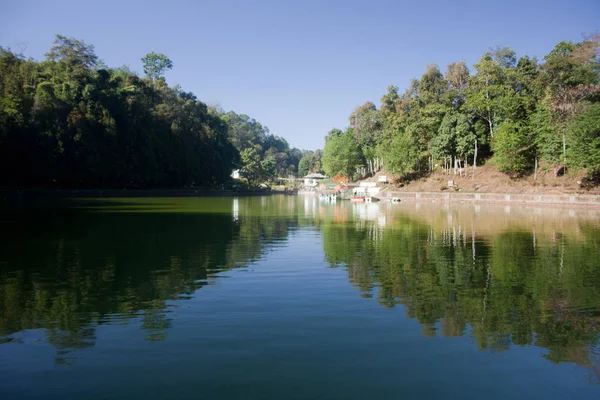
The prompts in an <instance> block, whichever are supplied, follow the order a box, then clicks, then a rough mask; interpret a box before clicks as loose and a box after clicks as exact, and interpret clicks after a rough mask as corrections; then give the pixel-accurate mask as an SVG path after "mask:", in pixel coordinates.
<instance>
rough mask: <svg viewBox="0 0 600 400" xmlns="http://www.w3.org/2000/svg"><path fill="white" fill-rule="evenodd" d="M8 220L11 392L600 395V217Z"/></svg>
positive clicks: (119, 204)
mask: <svg viewBox="0 0 600 400" xmlns="http://www.w3.org/2000/svg"><path fill="white" fill-rule="evenodd" d="M0 223H1V224H2V225H1V226H2V229H1V232H0V236H1V241H0V395H1V396H2V398H4V399H22V398H23V399H25V398H26V399H84V398H85V399H132V398H143V399H164V398H173V399H217V398H218V399H362V400H364V399H370V398H381V399H392V398H393V399H396V398H403V399H404V398H415V399H423V398H461V399H471V398H472V399H479V398H490V399H493V398H498V399H504V398H513V399H515V398H522V399H531V398H547V399H549V398H578V399H598V398H600V343H599V339H600V210H586V209H571V210H569V209H559V208H535V207H524V206H522V207H516V206H497V205H459V204H457V205H447V204H446V205H444V204H415V203H412V204H410V203H400V204H391V203H383V202H382V203H373V204H351V203H350V202H338V203H337V204H329V203H324V202H322V201H319V199H318V198H316V197H314V196H311V195H299V196H281V195H276V196H268V197H243V198H184V199H182V198H162V199H152V198H139V199H77V200H64V201H60V202H58V203H44V202H38V204H27V205H23V204H21V205H14V206H11V207H8V206H7V207H5V208H4V209H3V210H2V212H1V213H0Z"/></svg>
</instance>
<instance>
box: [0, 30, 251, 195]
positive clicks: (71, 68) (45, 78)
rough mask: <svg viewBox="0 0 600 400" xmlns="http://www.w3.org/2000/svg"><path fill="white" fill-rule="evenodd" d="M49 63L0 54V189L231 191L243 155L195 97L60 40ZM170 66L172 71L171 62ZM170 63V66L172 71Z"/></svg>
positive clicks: (219, 121) (80, 44)
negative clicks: (228, 185)
mask: <svg viewBox="0 0 600 400" xmlns="http://www.w3.org/2000/svg"><path fill="white" fill-rule="evenodd" d="M47 56H48V58H47V59H46V60H44V61H43V62H35V61H33V60H26V59H24V58H23V57H22V56H20V55H17V54H14V53H12V52H10V51H8V50H4V49H2V50H0V184H2V185H12V186H22V187H27V186H42V187H44V186H45V187H48V186H60V187H112V188H119V187H182V186H185V185H193V184H195V185H206V186H210V185H214V184H219V183H223V182H226V181H227V180H228V179H229V175H230V173H231V170H232V169H233V167H234V165H235V164H236V163H237V162H238V157H239V155H238V152H237V150H236V149H235V148H234V147H233V146H232V145H231V143H230V142H229V140H228V138H227V125H226V123H225V121H223V119H222V118H221V117H220V116H219V115H215V114H214V113H212V112H210V111H209V109H208V108H207V106H206V105H205V104H204V103H202V102H201V101H198V100H197V99H196V98H195V96H194V95H193V94H191V93H186V92H184V91H182V90H180V89H179V88H177V87H176V88H170V87H168V86H167V85H166V83H165V82H164V81H161V80H157V81H156V82H154V83H150V82H149V81H148V80H146V79H140V78H139V77H138V76H136V75H135V74H133V73H131V71H129V70H127V69H123V68H121V69H114V70H110V69H99V68H98V67H99V63H98V59H97V57H96V55H95V54H94V52H93V47H92V46H88V45H86V44H85V43H84V42H81V41H78V40H75V39H68V38H65V37H63V36H57V39H56V41H55V45H54V47H52V49H51V50H50V52H49V53H48V55H47ZM167 64H168V63H167ZM167 64H165V65H167Z"/></svg>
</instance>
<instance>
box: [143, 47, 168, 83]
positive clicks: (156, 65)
mask: <svg viewBox="0 0 600 400" xmlns="http://www.w3.org/2000/svg"><path fill="white" fill-rule="evenodd" d="M142 63H143V64H144V73H145V74H146V76H147V77H149V78H150V79H152V80H153V81H154V80H156V79H157V78H160V77H161V76H163V74H164V73H165V72H166V71H168V70H170V69H172V68H173V62H172V61H171V60H169V58H168V57H167V56H165V55H164V54H162V53H155V52H151V53H148V54H146V55H145V56H144V57H143V58H142Z"/></svg>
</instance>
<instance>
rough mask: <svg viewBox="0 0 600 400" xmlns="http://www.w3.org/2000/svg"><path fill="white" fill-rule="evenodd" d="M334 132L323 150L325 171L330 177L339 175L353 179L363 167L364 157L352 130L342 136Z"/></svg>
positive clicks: (336, 131)
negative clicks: (360, 167)
mask: <svg viewBox="0 0 600 400" xmlns="http://www.w3.org/2000/svg"><path fill="white" fill-rule="evenodd" d="M339 132H340V131H339V130H332V131H331V132H330V134H329V136H328V138H327V140H326V142H325V148H324V149H323V170H324V171H325V173H326V174H327V175H329V176H334V175H338V174H342V175H345V176H347V177H350V178H352V177H353V176H354V175H355V173H356V168H357V167H359V166H361V165H362V162H363V155H362V153H361V151H360V147H358V143H357V141H356V139H355V138H354V135H353V132H352V130H351V129H348V130H346V132H344V133H342V134H340V133H339Z"/></svg>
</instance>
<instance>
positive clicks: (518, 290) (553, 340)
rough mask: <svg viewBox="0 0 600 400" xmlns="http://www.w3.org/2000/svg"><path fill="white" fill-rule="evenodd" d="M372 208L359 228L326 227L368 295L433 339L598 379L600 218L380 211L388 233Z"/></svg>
mask: <svg viewBox="0 0 600 400" xmlns="http://www.w3.org/2000/svg"><path fill="white" fill-rule="evenodd" d="M359 206H362V205H359ZM369 206H370V207H369V208H359V207H357V208H355V209H354V215H355V217H356V218H357V220H359V221H360V223H358V222H357V223H356V224H353V225H340V224H335V223H329V224H326V225H325V226H323V243H324V248H325V253H326V255H327V261H328V262H329V263H330V265H332V266H342V267H344V268H346V269H347V271H348V274H349V277H350V280H351V282H352V283H353V284H354V285H356V286H357V287H359V288H360V289H361V290H362V291H363V293H364V295H365V297H371V296H376V297H377V298H378V301H379V303H380V304H381V305H382V306H384V307H388V308H393V307H396V306H398V305H402V306H404V307H405V310H406V313H407V315H408V316H409V317H411V318H416V319H417V320H418V321H419V323H420V324H421V326H422V334H423V335H425V336H431V337H435V336H439V335H441V336H443V337H452V336H462V335H469V336H471V337H473V338H474V339H475V340H476V342H477V345H478V346H479V348H480V349H482V350H492V351H503V350H506V349H508V348H510V347H511V346H512V345H535V346H540V347H543V348H545V349H547V350H548V354H546V355H545V356H544V357H546V358H547V359H548V360H550V361H552V362H556V363H559V362H574V363H577V364H578V365H580V366H584V367H587V368H589V370H590V377H591V378H592V379H593V380H594V381H596V382H598V381H599V378H600V351H599V350H600V348H599V345H598V341H599V331H600V326H599V325H600V261H599V260H600V230H599V229H598V226H597V225H596V224H595V223H597V221H598V218H597V216H598V211H596V210H582V209H578V210H575V209H574V210H569V211H567V210H563V209H548V208H546V209H542V208H535V209H527V208H515V207H513V208H512V209H511V208H507V207H494V206H483V205H478V206H475V207H472V206H461V205H458V206H448V205H446V206H441V207H440V206H439V205H432V204H405V205H402V206H401V207H400V206H393V208H392V207H388V206H387V205H385V204H381V205H378V206H379V212H380V213H383V214H385V216H386V217H387V221H389V223H388V224H387V225H386V227H385V229H382V227H381V223H380V222H381V219H380V218H379V216H378V212H377V211H376V208H375V207H376V206H375V205H369ZM484 210H485V211H484ZM532 211H533V212H532ZM506 214H511V217H513V216H514V217H513V218H507V216H506Z"/></svg>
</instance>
